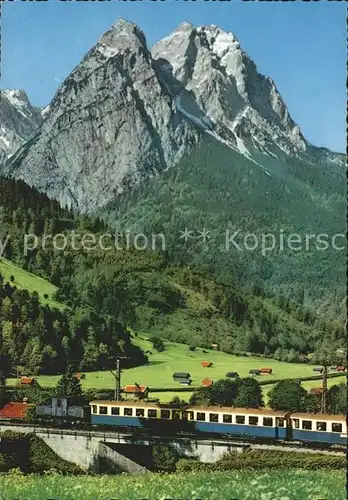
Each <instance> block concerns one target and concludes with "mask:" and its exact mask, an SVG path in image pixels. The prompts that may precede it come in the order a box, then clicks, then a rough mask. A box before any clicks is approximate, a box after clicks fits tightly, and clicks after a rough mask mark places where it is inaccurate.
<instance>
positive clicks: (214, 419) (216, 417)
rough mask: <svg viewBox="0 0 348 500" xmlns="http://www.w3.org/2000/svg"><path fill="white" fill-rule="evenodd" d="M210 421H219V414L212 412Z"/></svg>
mask: <svg viewBox="0 0 348 500" xmlns="http://www.w3.org/2000/svg"><path fill="white" fill-rule="evenodd" d="M209 421H210V422H218V421H219V414H218V413H210V414H209Z"/></svg>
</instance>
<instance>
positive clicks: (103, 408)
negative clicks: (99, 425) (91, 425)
mask: <svg viewBox="0 0 348 500" xmlns="http://www.w3.org/2000/svg"><path fill="white" fill-rule="evenodd" d="M107 414H108V407H107V406H99V415H107Z"/></svg>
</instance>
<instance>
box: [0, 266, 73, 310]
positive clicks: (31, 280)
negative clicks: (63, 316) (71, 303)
mask: <svg viewBox="0 0 348 500" xmlns="http://www.w3.org/2000/svg"><path fill="white" fill-rule="evenodd" d="M0 274H1V275H2V276H3V277H4V278H5V280H6V281H8V282H10V276H13V277H14V281H13V282H11V284H12V285H14V286H16V287H17V288H19V289H21V290H28V291H29V292H37V293H38V294H39V297H40V301H41V303H42V304H47V305H49V306H50V307H51V308H57V309H60V310H61V309H64V308H65V307H66V306H64V305H63V304H61V303H60V302H57V301H56V300H54V299H52V297H53V294H54V293H55V292H56V290H57V287H56V286H54V285H52V283H50V282H49V281H47V280H44V279H43V278H40V277H39V276H36V275H35V274H32V273H29V272H27V271H24V269H21V268H20V267H18V266H16V265H15V264H13V263H12V262H10V261H9V260H6V259H4V258H1V259H0ZM44 295H48V298H45V297H44Z"/></svg>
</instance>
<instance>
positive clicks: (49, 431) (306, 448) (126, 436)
mask: <svg viewBox="0 0 348 500" xmlns="http://www.w3.org/2000/svg"><path fill="white" fill-rule="evenodd" d="M19 428H20V429H23V431H24V432H25V430H27V432H28V433H29V432H32V433H35V434H42V435H59V436H61V437H62V438H63V437H64V436H75V437H76V438H77V437H85V438H87V439H92V438H96V439H100V440H101V441H105V442H107V441H108V439H111V440H113V441H114V440H115V439H116V440H119V441H122V440H127V441H129V442H130V443H131V442H132V443H135V442H137V443H138V444H141V442H146V443H147V444H156V443H159V442H161V443H162V444H163V443H166V442H168V443H170V442H173V440H176V441H179V442H187V443H190V444H191V445H195V444H197V445H198V444H208V445H211V447H212V448H214V447H221V446H227V448H229V449H230V450H231V451H232V450H233V449H237V448H239V449H240V448H242V449H245V450H247V449H258V450H265V451H266V450H274V451H280V450H281V451H284V452H288V451H292V452H298V453H320V454H327V455H337V456H342V454H347V448H344V447H341V446H327V445H326V446H325V445H324V446H323V445H313V444H307V443H303V442H300V441H271V440H267V442H266V440H260V439H250V438H243V437H242V438H238V437H231V436H224V437H223V438H222V437H221V436H219V437H217V436H216V435H206V434H205V435H204V436H201V435H197V434H188V433H187V434H186V433H180V434H176V435H172V436H170V435H154V434H149V433H146V432H134V430H130V429H126V428H123V429H120V430H118V431H110V430H109V429H108V430H107V431H104V430H99V429H98V430H97V429H96V428H95V427H94V426H86V427H84V428H83V429H82V428H74V427H73V426H72V427H70V428H68V427H64V428H63V427H58V426H57V427H54V426H52V427H48V426H47V427H45V426H42V425H33V424H30V423H19V422H16V423H15V422H10V421H3V420H1V421H0V432H3V431H5V430H16V429H17V430H19ZM23 431H22V432H23Z"/></svg>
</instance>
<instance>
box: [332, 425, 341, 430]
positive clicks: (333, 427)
mask: <svg viewBox="0 0 348 500" xmlns="http://www.w3.org/2000/svg"><path fill="white" fill-rule="evenodd" d="M332 432H342V424H336V423H332Z"/></svg>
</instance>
